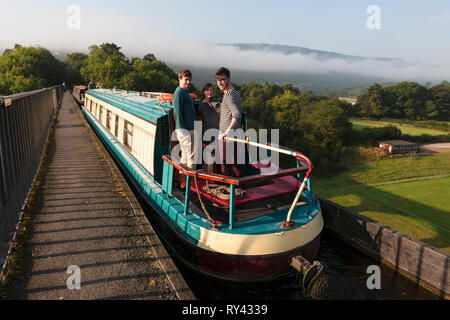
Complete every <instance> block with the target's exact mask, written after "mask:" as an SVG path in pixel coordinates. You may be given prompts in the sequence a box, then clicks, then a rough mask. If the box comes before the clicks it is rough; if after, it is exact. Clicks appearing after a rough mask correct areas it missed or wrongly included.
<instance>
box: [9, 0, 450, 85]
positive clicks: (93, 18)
mask: <svg viewBox="0 0 450 320" xmlns="http://www.w3.org/2000/svg"><path fill="white" fill-rule="evenodd" d="M373 6H375V7H376V8H377V10H378V11H373V10H369V11H368V9H370V8H372V7H373ZM0 12H2V19H0V49H4V48H10V47H12V46H13V45H14V44H15V43H19V44H22V45H40V46H42V47H46V48H48V49H52V50H69V51H72V52H73V51H83V52H87V51H88V47H89V45H92V44H101V43H104V42H114V43H116V44H117V45H118V46H120V47H122V51H123V52H124V53H125V54H126V55H127V56H129V57H133V56H141V57H142V56H143V55H144V54H146V53H154V54H155V55H156V57H157V58H158V59H161V60H163V61H166V62H169V63H170V62H171V63H190V64H196V65H205V66H216V65H219V66H221V65H227V66H230V67H235V68H248V69H252V70H255V69H260V68H265V69H266V68H269V69H270V68H272V69H273V70H281V71H283V70H292V69H295V70H297V69H298V70H308V71H311V72H329V71H342V70H346V71H349V72H357V73H363V74H373V75H386V76H388V77H389V76H390V77H394V76H400V77H402V76H403V77H410V76H412V77H418V76H423V78H427V79H428V78H429V79H442V80H444V79H447V80H448V79H450V58H449V57H450V41H449V40H450V36H449V35H450V1H449V0H423V1H419V0H371V1H365V0H342V1H331V0H330V1H302V0H277V1H274V0H272V1H266V0H239V1H235V0H228V1H223V0H222V1H214V0H209V1H207V0H191V1H188V0H164V1H159V0H151V1H139V0H128V1H113V0H109V1H104V0H100V1H92V0H91V1H84V0H71V1H66V0H58V1H56V0H41V1H36V0H34V1H31V0H15V1H5V0H0ZM368 23H369V25H368ZM218 43H270V44H282V45H291V46H301V47H307V48H310V49H316V50H325V51H333V52H338V53H342V54H348V55H358V56H365V57H391V58H399V59H403V60H405V61H407V62H408V65H407V66H402V67H401V68H399V67H395V66H392V65H390V64H388V63H381V64H380V63H376V62H373V61H366V62H363V63H356V64H349V63H346V62H344V61H341V60H336V61H327V62H326V63H323V62H320V61H318V60H316V59H314V57H308V56H301V55H295V56H288V57H286V56H281V55H280V54H274V53H260V52H259V53H258V52H246V53H243V52H239V51H237V49H235V48H226V49H224V48H223V47H219V46H217V44H218Z"/></svg>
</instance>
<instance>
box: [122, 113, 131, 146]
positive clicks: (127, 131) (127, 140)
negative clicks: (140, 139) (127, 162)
mask: <svg viewBox="0 0 450 320" xmlns="http://www.w3.org/2000/svg"><path fill="white" fill-rule="evenodd" d="M132 143H133V124H132V123H130V122H128V121H126V120H125V124H124V126H123V144H124V146H125V147H127V149H129V150H130V151H131V150H132Z"/></svg>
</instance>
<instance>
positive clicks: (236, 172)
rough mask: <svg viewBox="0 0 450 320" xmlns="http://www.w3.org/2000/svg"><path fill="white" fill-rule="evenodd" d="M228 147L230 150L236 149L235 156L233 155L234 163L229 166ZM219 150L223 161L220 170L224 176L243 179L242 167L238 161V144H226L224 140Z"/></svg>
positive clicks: (220, 143)
mask: <svg viewBox="0 0 450 320" xmlns="http://www.w3.org/2000/svg"><path fill="white" fill-rule="evenodd" d="M227 145H228V148H233V149H234V155H233V163H231V164H227V163H226V162H227V161H226V160H227V152H226V149H227ZM219 146H220V148H219V150H220V159H221V160H222V163H221V164H220V170H221V172H222V174H223V175H225V176H234V177H237V178H239V177H242V176H243V175H244V173H243V171H242V168H241V166H240V165H239V164H238V161H237V156H238V152H237V143H234V142H226V141H224V140H222V141H219Z"/></svg>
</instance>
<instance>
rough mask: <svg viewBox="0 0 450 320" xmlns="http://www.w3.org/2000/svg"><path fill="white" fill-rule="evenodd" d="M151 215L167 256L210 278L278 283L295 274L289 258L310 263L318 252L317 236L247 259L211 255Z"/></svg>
mask: <svg viewBox="0 0 450 320" xmlns="http://www.w3.org/2000/svg"><path fill="white" fill-rule="evenodd" d="M153 209H156V208H153ZM152 213H153V214H152V217H151V218H150V219H151V220H152V223H153V224H156V225H157V232H158V235H159V236H160V238H161V239H162V241H163V242H164V243H165V245H166V246H167V247H168V248H169V250H170V251H171V253H172V254H174V255H175V256H176V257H177V259H178V260H180V261H181V262H182V263H183V264H184V265H186V266H188V267H189V268H190V269H192V270H194V271H196V272H199V273H201V274H203V275H205V276H208V277H211V278H216V279H220V280H225V281H232V282H240V283H257V282H269V281H274V280H279V279H281V278H283V277H286V276H289V275H292V274H293V273H295V272H296V270H295V269H294V268H292V266H291V258H292V257H293V256H295V255H302V256H303V257H305V258H306V259H308V260H309V261H312V260H314V258H315V257H316V256H317V254H318V252H319V247H320V236H321V233H319V234H318V235H317V236H316V237H315V238H314V239H313V240H312V241H310V242H308V243H307V244H305V245H303V246H300V247H298V248H295V249H293V250H290V251H287V252H281V253H276V254H270V255H254V256H252V255H250V256H249V255H232V254H222V253H218V252H212V251H209V250H205V249H203V248H200V247H198V246H195V245H192V244H191V243H190V242H188V241H185V240H184V239H183V237H181V236H179V235H178V234H177V233H176V232H174V231H173V230H172V228H171V227H170V226H169V225H168V224H167V222H166V221H165V220H164V219H162V218H161V216H160V215H159V214H157V213H156V212H152Z"/></svg>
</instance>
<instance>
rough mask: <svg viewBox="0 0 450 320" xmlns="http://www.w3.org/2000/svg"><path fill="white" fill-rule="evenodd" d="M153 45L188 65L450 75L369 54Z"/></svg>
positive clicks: (399, 76)
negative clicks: (352, 56) (362, 56)
mask: <svg viewBox="0 0 450 320" xmlns="http://www.w3.org/2000/svg"><path fill="white" fill-rule="evenodd" d="M174 43H176V45H172V46H161V47H159V48H156V50H155V53H156V54H157V57H161V59H163V60H165V61H166V62H168V63H175V64H186V65H190V66H199V67H210V68H217V67H220V66H227V67H228V68H230V69H235V70H236V69H237V70H248V71H272V72H304V73H320V74H326V73H332V72H333V73H348V74H358V75H365V76H376V77H384V78H388V79H392V80H429V81H433V80H442V79H449V78H450V67H449V66H446V67H443V66H437V65H425V64H414V63H407V62H404V61H401V60H394V59H392V60H388V59H386V60H380V59H373V58H366V59H359V60H348V59H342V58H332V59H323V58H319V57H318V56H317V55H309V54H288V55H287V54H284V53H281V52H275V51H257V50H239V49H238V48H237V47H233V46H223V45H218V44H211V43H205V42H194V41H183V40H180V41H179V42H174Z"/></svg>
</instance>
